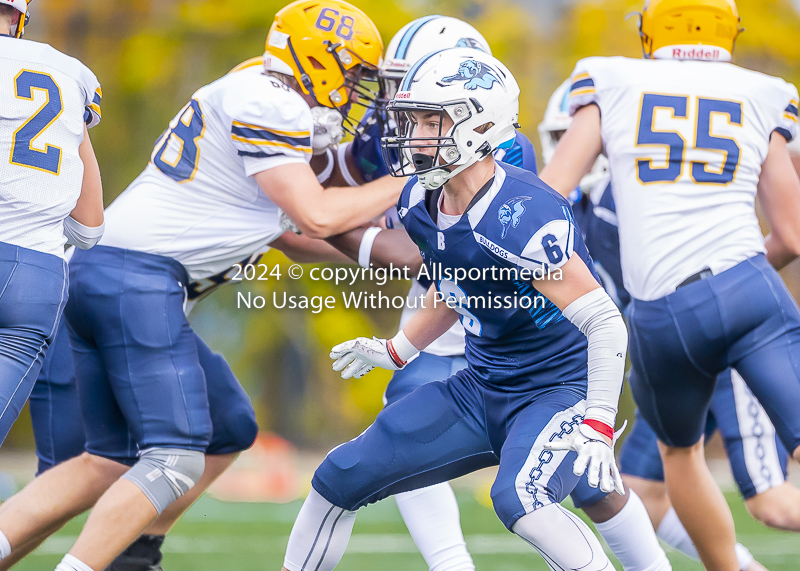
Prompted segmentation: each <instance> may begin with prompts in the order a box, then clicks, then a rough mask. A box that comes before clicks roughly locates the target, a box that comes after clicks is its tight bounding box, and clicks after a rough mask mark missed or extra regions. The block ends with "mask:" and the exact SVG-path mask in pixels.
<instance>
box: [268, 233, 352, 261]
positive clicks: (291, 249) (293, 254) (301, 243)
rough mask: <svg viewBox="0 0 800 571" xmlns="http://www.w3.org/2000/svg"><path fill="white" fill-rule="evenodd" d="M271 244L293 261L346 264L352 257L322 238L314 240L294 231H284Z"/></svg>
mask: <svg viewBox="0 0 800 571" xmlns="http://www.w3.org/2000/svg"><path fill="white" fill-rule="evenodd" d="M270 246H271V247H273V248H275V249H276V250H280V251H281V252H283V253H284V254H285V255H286V257H287V258H289V259H290V260H292V261H293V262H298V263H301V264H313V263H319V262H334V263H337V264H342V263H344V264H346V263H349V262H350V258H348V257H347V256H345V255H344V254H342V253H341V252H339V251H338V250H337V249H336V248H334V247H333V246H331V245H330V244H326V243H325V242H324V241H322V240H313V239H311V238H308V237H306V236H302V235H300V236H298V235H297V234H295V233H294V232H284V233H283V235H282V236H280V237H279V238H277V239H276V240H274V241H272V242H271V243H270Z"/></svg>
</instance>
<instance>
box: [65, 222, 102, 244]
mask: <svg viewBox="0 0 800 571" xmlns="http://www.w3.org/2000/svg"><path fill="white" fill-rule="evenodd" d="M105 227H106V225H105V221H104V222H103V223H102V224H100V226H84V225H83V224H81V223H80V222H78V221H77V220H75V219H74V218H73V217H72V216H67V217H66V218H65V219H64V236H66V238H67V244H71V245H75V246H77V247H78V248H80V249H81V250H88V249H89V248H91V247H92V246H94V245H95V244H97V243H98V242H99V241H100V238H102V237H103V231H104V230H105Z"/></svg>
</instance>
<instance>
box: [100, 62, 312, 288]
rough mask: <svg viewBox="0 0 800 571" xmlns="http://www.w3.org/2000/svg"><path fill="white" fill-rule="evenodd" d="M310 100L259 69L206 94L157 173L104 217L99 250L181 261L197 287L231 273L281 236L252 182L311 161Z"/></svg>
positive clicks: (173, 129) (182, 122) (190, 107)
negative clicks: (261, 175)
mask: <svg viewBox="0 0 800 571" xmlns="http://www.w3.org/2000/svg"><path fill="white" fill-rule="evenodd" d="M312 133H313V120H312V117H311V110H310V108H309V107H308V105H307V104H306V102H305V101H304V100H303V98H302V97H301V96H300V95H299V94H298V93H297V92H295V91H293V90H291V89H290V88H289V87H287V86H286V85H285V84H284V83H282V82H281V81H279V80H278V79H276V78H275V77H272V76H268V75H264V74H263V73H262V69H261V67H260V66H254V67H247V68H244V69H242V70H241V71H236V72H234V73H230V74H228V75H226V76H224V77H222V78H220V79H218V80H217V81H215V82H214V83H211V84H210V85H207V86H205V87H203V88H201V89H199V90H198V91H197V92H196V93H195V94H194V96H193V97H192V100H191V101H190V102H189V103H187V104H186V106H185V107H184V108H183V109H182V110H181V111H180V112H179V113H178V114H177V115H176V116H175V118H174V119H173V120H172V122H171V123H170V126H169V129H167V131H166V132H165V133H164V134H163V135H162V136H161V137H160V138H159V140H158V142H157V143H156V146H155V150H154V151H153V154H152V156H151V161H150V164H149V165H148V166H147V168H146V169H145V170H144V172H143V173H142V174H141V175H139V177H138V178H137V179H136V180H135V181H133V183H131V185H130V186H129V187H128V188H127V189H126V190H125V192H123V193H122V194H121V195H120V196H119V198H117V199H116V200H115V201H114V203H113V204H112V205H111V206H110V207H109V208H108V209H107V210H106V213H105V217H106V218H105V219H106V230H105V234H104V235H103V238H102V240H101V241H100V244H101V245H104V246H113V247H117V248H126V249H131V250H137V251H140V252H147V253H149V254H158V255H161V256H167V257H170V258H174V259H176V260H178V261H179V262H180V263H181V264H183V266H184V267H185V268H186V270H187V271H188V272H189V276H190V277H191V278H192V279H193V280H202V279H204V278H209V277H211V276H215V275H218V274H220V272H223V273H224V272H227V271H228V270H229V269H230V268H231V266H232V265H233V264H235V263H238V262H241V261H242V260H245V259H247V258H249V257H250V256H251V255H252V254H254V253H255V252H260V251H263V250H264V247H265V245H266V244H269V243H270V242H272V241H273V240H274V239H275V238H277V237H278V236H280V235H281V234H282V233H283V230H281V227H280V224H279V221H278V207H277V206H276V205H275V204H274V203H273V202H272V201H271V200H270V199H269V198H267V196H266V195H265V194H264V193H263V192H262V191H261V189H260V188H259V186H258V184H256V181H255V179H254V178H253V175H255V174H257V173H259V172H262V171H265V170H268V169H271V168H275V167H278V166H281V165H285V164H289V163H308V162H309V161H310V160H311V136H312Z"/></svg>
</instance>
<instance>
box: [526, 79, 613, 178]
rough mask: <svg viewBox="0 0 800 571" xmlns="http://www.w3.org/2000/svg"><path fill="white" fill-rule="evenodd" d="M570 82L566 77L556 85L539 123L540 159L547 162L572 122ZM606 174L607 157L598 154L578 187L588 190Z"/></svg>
mask: <svg viewBox="0 0 800 571" xmlns="http://www.w3.org/2000/svg"><path fill="white" fill-rule="evenodd" d="M571 85H572V83H571V81H570V80H569V79H567V80H566V81H565V82H564V83H562V84H561V85H559V86H558V89H556V90H555V92H554V93H553V95H551V96H550V100H549V101H548V102H547V109H546V110H545V112H544V119H542V122H541V123H539V140H540V141H541V142H542V160H543V161H544V164H545V165H546V164H548V163H549V162H550V160H551V159H552V158H553V155H554V154H555V152H556V145H558V142H559V141H560V140H561V137H562V136H563V135H564V133H565V132H566V130H567V129H569V126H570V125H571V124H572V117H570V115H569V108H568V102H569V88H570V87H571ZM607 174H608V159H607V158H606V156H605V155H600V156H599V157H597V160H596V161H595V163H594V166H593V167H592V170H591V172H589V173H588V174H587V175H586V176H584V177H583V178H582V179H581V182H580V185H579V186H578V189H579V190H581V191H582V192H589V191H590V190H591V189H592V187H593V186H594V185H595V184H596V183H597V182H598V181H599V180H600V179H601V178H603V177H604V176H606V175H607Z"/></svg>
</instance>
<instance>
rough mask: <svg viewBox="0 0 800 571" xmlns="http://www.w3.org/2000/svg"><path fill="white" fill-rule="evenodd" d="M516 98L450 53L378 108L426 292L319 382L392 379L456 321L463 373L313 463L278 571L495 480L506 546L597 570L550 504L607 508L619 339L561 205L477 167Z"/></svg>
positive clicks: (524, 177)
mask: <svg viewBox="0 0 800 571" xmlns="http://www.w3.org/2000/svg"><path fill="white" fill-rule="evenodd" d="M518 96H519V88H518V86H517V84H516V81H515V79H514V77H513V76H512V75H511V73H510V72H509V71H508V70H507V69H506V68H505V66H503V64H502V63H500V62H499V61H497V60H496V59H495V58H493V57H491V56H489V55H487V54H485V53H484V52H481V51H478V50H475V49H470V48H454V49H449V50H444V51H440V52H436V53H434V54H430V55H428V56H425V57H424V58H422V59H421V60H420V61H418V62H416V63H415V64H414V65H413V67H412V68H411V69H410V70H409V71H408V73H407V74H406V76H405V78H404V80H403V82H402V84H401V86H400V90H399V91H398V93H397V94H396V96H395V97H394V98H393V99H392V101H391V102H390V103H389V105H388V107H387V110H388V111H389V112H392V113H396V116H395V119H396V120H397V122H398V125H400V126H401V129H402V132H403V135H404V136H403V137H396V136H395V137H386V138H384V139H383V143H382V145H383V150H384V156H387V155H392V154H394V155H395V156H396V157H398V158H399V159H400V162H399V164H392V165H390V171H391V172H392V174H395V175H404V174H410V173H409V171H411V173H415V174H416V175H417V177H415V178H412V179H411V181H409V183H408V184H407V185H406V188H405V189H404V191H403V194H402V196H401V199H400V202H399V203H398V212H399V215H400V219H401V221H402V223H403V225H404V226H405V228H406V230H407V231H408V233H409V235H410V236H411V238H412V239H413V240H414V242H415V243H416V244H417V245H418V246H419V248H420V250H421V253H422V256H423V259H424V261H425V268H426V270H427V272H428V274H429V276H430V278H431V280H432V281H433V285H432V286H431V288H430V289H429V291H428V293H427V295H426V298H425V305H424V307H423V308H421V309H420V310H419V311H418V312H417V313H416V314H415V315H414V317H412V318H411V319H410V320H409V322H408V323H407V324H406V325H405V326H404V328H403V329H402V330H401V332H400V333H398V334H397V335H396V336H395V337H394V338H393V339H391V340H382V339H380V340H378V339H376V340H372V339H366V338H359V339H356V340H353V341H348V342H346V343H343V344H341V345H338V346H337V347H334V349H333V350H332V352H331V357H332V358H334V359H336V362H335V363H334V369H335V370H339V371H342V376H343V377H344V378H349V377H351V376H356V377H360V376H362V375H363V374H365V373H367V372H368V371H370V370H371V369H372V368H374V367H375V366H380V367H383V368H386V369H390V370H399V369H402V368H403V367H404V366H405V365H406V364H407V363H408V362H409V361H410V360H411V359H413V358H414V357H415V356H416V355H417V354H418V353H419V351H420V350H421V349H424V348H425V347H427V345H428V344H429V343H431V342H432V341H433V340H435V339H436V338H437V337H439V336H440V335H441V334H443V333H445V332H446V331H447V330H449V329H450V327H451V326H452V325H453V323H455V321H456V320H457V319H459V318H460V319H461V322H462V324H463V326H464V329H465V330H466V332H467V334H466V343H467V350H466V360H467V363H468V367H467V368H466V369H463V370H461V371H459V372H457V373H455V374H454V375H453V376H451V377H449V378H448V379H447V380H446V381H443V382H441V381H440V382H432V383H428V384H425V385H423V386H422V387H420V388H418V389H417V390H415V391H414V392H413V393H411V394H410V395H407V396H406V397H405V398H401V399H399V400H397V401H396V402H394V403H393V404H391V405H389V406H387V407H386V408H385V409H384V410H383V411H382V412H381V413H380V414H379V415H378V417H377V419H376V421H375V423H374V424H373V425H372V426H371V427H370V428H368V429H367V430H366V431H365V432H364V433H363V434H362V435H361V436H359V437H358V438H356V439H354V440H352V441H351V442H348V443H345V444H343V445H341V446H339V447H337V448H335V449H334V450H333V451H332V452H331V453H329V454H328V457H327V458H326V460H325V461H324V462H323V464H322V465H321V466H320V467H319V469H318V470H317V472H316V473H315V476H314V479H313V481H312V486H313V489H312V491H311V493H310V494H309V497H308V498H307V500H306V502H305V503H304V505H303V507H302V508H301V511H300V514H299V515H298V518H297V521H296V522H295V526H294V528H293V530H292V534H291V536H290V539H289V545H288V547H287V552H286V557H285V560H284V568H285V569H287V570H289V571H299V570H300V569H303V568H308V567H309V566H311V567H313V568H315V569H319V570H321V571H325V570H329V569H332V568H334V567H335V566H336V564H337V563H338V561H339V560H340V558H341V557H342V555H343V553H344V551H345V548H346V544H347V541H348V539H349V536H350V532H351V530H352V526H353V523H354V521H355V510H357V509H358V508H359V507H361V506H364V505H367V504H369V503H373V502H375V501H378V500H380V499H383V498H385V497H387V496H389V495H393V494H396V493H400V492H406V491H409V490H413V489H418V488H422V487H425V486H429V485H434V484H438V483H440V482H443V481H447V480H449V479H452V478H453V477H457V476H459V475H463V474H465V473H468V472H471V471H474V470H477V469H479V468H482V467H487V466H492V465H498V464H499V466H500V468H499V472H498V476H497V479H496V481H495V484H494V486H493V488H492V499H493V502H494V505H495V510H496V512H497V514H498V516H499V517H500V519H501V520H502V521H503V523H504V524H505V525H506V526H507V527H508V529H509V530H511V531H513V532H514V533H516V534H518V535H520V536H521V537H522V538H523V539H524V540H525V541H527V542H528V543H530V544H531V545H532V546H533V547H534V548H535V549H536V550H538V551H539V552H540V553H541V554H542V555H543V557H545V559H546V560H547V561H548V563H549V564H550V565H555V566H559V567H560V568H563V569H582V570H585V571H597V570H605V569H612V566H611V564H610V562H609V560H608V558H607V557H606V555H605V554H604V553H603V551H602V548H601V547H600V544H599V542H598V541H597V539H596V538H595V537H594V535H593V534H592V533H591V532H590V530H589V529H588V528H587V527H586V526H585V524H583V523H582V522H581V521H580V520H579V519H578V518H576V517H575V516H573V515H571V514H570V513H569V512H567V511H566V510H564V509H563V508H561V506H560V505H559V504H558V502H560V501H561V500H562V499H563V498H564V497H566V495H567V494H568V493H569V491H570V490H571V489H572V488H573V487H574V485H575V483H576V482H577V480H578V476H579V475H580V474H582V473H584V471H585V470H586V468H587V466H589V470H588V473H589V482H590V484H592V485H593V486H597V485H598V484H599V485H600V486H601V488H602V489H604V490H606V491H611V490H612V489H616V490H618V491H619V492H620V493H623V487H622V482H621V479H620V478H619V477H618V473H617V470H616V465H615V461H614V457H613V449H612V443H613V438H614V429H613V425H614V422H615V419H616V408H617V401H618V398H619V392H620V389H621V385H622V373H623V369H624V361H625V352H626V344H627V334H626V330H625V326H624V322H623V321H622V318H621V316H620V314H619V311H618V310H617V308H616V306H615V305H614V303H613V301H612V300H611V299H610V298H609V297H608V295H607V294H606V293H605V291H604V290H603V289H602V287H600V284H599V281H598V279H597V277H596V275H595V274H594V273H593V271H592V269H591V268H592V262H591V258H590V257H589V255H588V253H587V251H586V248H585V246H584V244H583V239H582V237H581V236H580V233H579V232H576V230H575V225H574V221H573V219H572V213H571V210H570V208H569V205H568V203H567V202H566V201H565V200H564V199H562V198H561V197H560V196H558V195H557V193H555V192H553V191H552V190H550V189H549V188H547V186H546V185H544V184H542V183H541V182H540V181H539V179H538V178H537V177H536V176H535V175H534V174H532V173H530V172H529V171H524V170H521V169H517V168H515V167H512V166H501V165H500V164H499V163H497V162H496V161H495V159H494V156H493V155H492V151H493V150H494V149H495V148H497V146H499V145H501V144H503V143H504V142H506V141H508V140H510V139H511V137H512V136H513V135H514V130H515V124H516V121H517V115H518ZM387 162H388V161H387ZM411 165H413V166H411ZM409 167H410V168H409ZM467 270H469V271H471V272H472V274H473V275H472V277H471V279H463V276H461V278H459V277H458V276H459V275H460V274H462V273H463V272H466V271H467ZM476 272H477V273H476ZM515 276H516V278H517V279H514V277H515ZM559 278H561V279H559ZM587 361H588V367H587ZM587 374H588V387H589V390H588V394H587V392H586V388H587ZM320 537H324V538H326V540H325V541H319V540H318V539H319V538H320Z"/></svg>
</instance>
